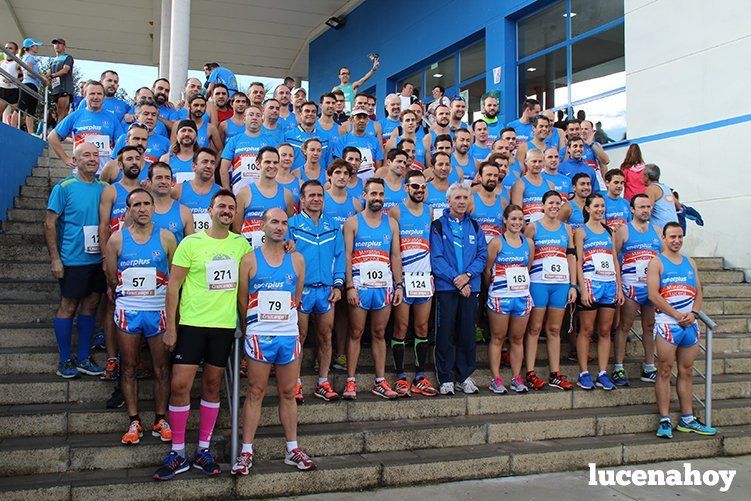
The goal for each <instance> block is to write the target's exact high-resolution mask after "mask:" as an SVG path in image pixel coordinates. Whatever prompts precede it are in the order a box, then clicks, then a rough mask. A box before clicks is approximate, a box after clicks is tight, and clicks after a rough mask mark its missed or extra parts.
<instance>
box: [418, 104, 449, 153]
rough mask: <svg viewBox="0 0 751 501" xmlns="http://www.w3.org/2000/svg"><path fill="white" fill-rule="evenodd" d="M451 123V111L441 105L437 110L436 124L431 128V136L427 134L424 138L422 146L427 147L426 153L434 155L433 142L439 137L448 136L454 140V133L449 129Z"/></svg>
mask: <svg viewBox="0 0 751 501" xmlns="http://www.w3.org/2000/svg"><path fill="white" fill-rule="evenodd" d="M450 121H451V109H450V108H449V107H448V106H445V105H439V106H437V107H436V109H435V122H433V125H431V126H430V134H425V137H424V138H422V144H423V146H424V147H425V151H428V152H430V154H433V153H434V152H435V151H434V150H433V148H432V146H433V142H434V141H435V138H437V137H438V136H443V135H446V134H448V135H449V137H451V139H452V140H453V138H454V133H453V132H452V131H451V129H449V122H450Z"/></svg>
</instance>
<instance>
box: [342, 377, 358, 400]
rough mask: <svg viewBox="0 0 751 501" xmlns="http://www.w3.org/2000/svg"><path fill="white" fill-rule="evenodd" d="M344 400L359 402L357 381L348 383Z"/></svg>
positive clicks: (343, 394) (343, 395)
mask: <svg viewBox="0 0 751 501" xmlns="http://www.w3.org/2000/svg"><path fill="white" fill-rule="evenodd" d="M342 398H343V399H344V400H357V381H347V385H346V386H345V387H344V392H343V393H342Z"/></svg>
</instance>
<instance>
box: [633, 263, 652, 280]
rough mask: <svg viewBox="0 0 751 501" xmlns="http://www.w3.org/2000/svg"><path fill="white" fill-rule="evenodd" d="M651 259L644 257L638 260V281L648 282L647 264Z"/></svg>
mask: <svg viewBox="0 0 751 501" xmlns="http://www.w3.org/2000/svg"><path fill="white" fill-rule="evenodd" d="M648 265H649V261H648V260H646V259H644V260H642V261H637V262H636V281H637V282H640V283H647V266H648Z"/></svg>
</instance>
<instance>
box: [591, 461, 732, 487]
mask: <svg viewBox="0 0 751 501" xmlns="http://www.w3.org/2000/svg"><path fill="white" fill-rule="evenodd" d="M735 474H736V470H706V471H703V472H702V471H699V470H695V469H694V468H692V467H691V463H683V470H682V471H681V470H675V469H671V470H667V471H666V470H657V469H649V470H640V469H623V470H618V471H615V470H600V469H598V468H597V464H596V463H589V485H600V486H613V485H618V486H621V487H626V486H629V485H634V486H637V487H642V486H645V485H649V486H655V485H657V486H659V485H667V486H697V487H698V486H704V485H706V486H709V487H715V486H718V485H719V489H720V492H727V491H728V490H729V489H730V487H731V485H732V484H733V478H735Z"/></svg>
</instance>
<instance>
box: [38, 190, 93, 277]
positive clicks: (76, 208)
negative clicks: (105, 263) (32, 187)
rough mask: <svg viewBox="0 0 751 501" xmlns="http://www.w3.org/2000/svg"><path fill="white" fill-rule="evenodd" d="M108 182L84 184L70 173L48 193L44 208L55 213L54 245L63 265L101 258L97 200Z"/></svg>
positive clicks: (80, 263) (85, 263)
mask: <svg viewBox="0 0 751 501" xmlns="http://www.w3.org/2000/svg"><path fill="white" fill-rule="evenodd" d="M105 186H107V183H105V182H103V181H96V180H95V181H92V182H91V183H87V182H85V181H82V180H81V179H80V178H78V177H77V176H70V177H67V178H65V179H63V180H62V181H60V182H59V183H57V184H56V185H55V186H54V187H53V188H52V192H51V193H50V198H49V201H48V202H47V210H49V211H52V212H54V213H55V214H57V215H58V220H57V246H58V251H59V252H60V259H61V260H62V262H63V264H64V265H65V266H84V265H87V264H96V263H100V262H101V261H102V254H101V252H100V249H99V200H100V199H101V197H102V191H103V190H104V187H105Z"/></svg>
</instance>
